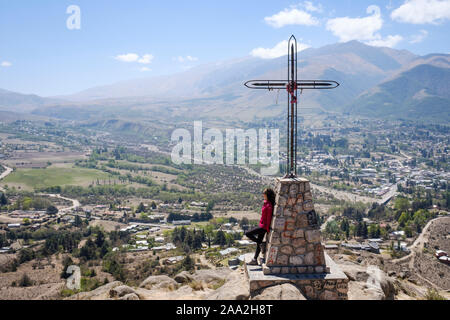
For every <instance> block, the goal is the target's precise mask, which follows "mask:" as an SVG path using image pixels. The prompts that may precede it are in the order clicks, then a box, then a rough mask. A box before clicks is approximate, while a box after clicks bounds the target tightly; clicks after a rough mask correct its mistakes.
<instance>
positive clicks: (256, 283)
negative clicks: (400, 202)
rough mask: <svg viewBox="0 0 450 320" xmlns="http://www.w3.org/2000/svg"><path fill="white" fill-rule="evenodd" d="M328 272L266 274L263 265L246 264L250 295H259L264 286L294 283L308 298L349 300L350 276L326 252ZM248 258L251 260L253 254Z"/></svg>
mask: <svg viewBox="0 0 450 320" xmlns="http://www.w3.org/2000/svg"><path fill="white" fill-rule="evenodd" d="M324 256H325V264H326V265H327V267H328V268H329V272H327V273H309V274H308V273H286V274H271V275H267V274H264V273H263V271H262V267H261V266H252V265H247V264H245V273H246V275H247V277H248V280H249V285H250V295H251V296H252V297H253V296H255V295H258V294H259V293H260V292H261V291H262V290H263V289H264V288H267V287H271V286H275V285H280V284H283V283H292V284H293V285H295V286H296V287H297V288H298V289H299V290H300V292H301V293H302V294H303V296H304V297H305V298H306V299H308V300H347V299H348V296H347V292H348V281H349V280H348V278H347V276H346V275H345V273H343V272H342V270H340V268H339V267H338V266H337V265H336V264H335V263H334V261H333V260H331V258H330V257H329V256H328V255H327V254H326V253H325V254H324ZM248 260H249V261H250V260H251V255H250V256H249V258H248Z"/></svg>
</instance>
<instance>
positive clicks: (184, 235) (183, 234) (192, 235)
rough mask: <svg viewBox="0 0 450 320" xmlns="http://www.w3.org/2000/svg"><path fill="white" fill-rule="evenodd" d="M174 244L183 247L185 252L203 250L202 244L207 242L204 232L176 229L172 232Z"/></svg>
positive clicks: (182, 228) (183, 228)
mask: <svg viewBox="0 0 450 320" xmlns="http://www.w3.org/2000/svg"><path fill="white" fill-rule="evenodd" d="M171 237H172V242H173V243H174V244H175V245H176V246H181V247H182V248H183V250H184V251H185V252H190V251H191V249H192V250H198V249H201V248H202V242H204V241H206V234H205V231H204V230H195V229H194V230H189V229H186V228H185V227H181V228H175V229H174V230H173V232H172V236H171Z"/></svg>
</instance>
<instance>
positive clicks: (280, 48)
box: [250, 40, 310, 59]
mask: <svg viewBox="0 0 450 320" xmlns="http://www.w3.org/2000/svg"><path fill="white" fill-rule="evenodd" d="M309 47H310V46H309V45H307V44H304V43H297V51H302V50H305V49H307V48H309ZM287 51H288V41H287V40H283V41H281V42H279V43H278V44H277V45H276V46H275V47H273V48H256V49H253V50H252V52H250V54H251V55H252V56H254V57H257V58H261V59H274V58H278V57H281V56H284V55H286V54H287Z"/></svg>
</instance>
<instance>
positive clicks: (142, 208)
mask: <svg viewBox="0 0 450 320" xmlns="http://www.w3.org/2000/svg"><path fill="white" fill-rule="evenodd" d="M141 212H145V206H144V204H143V203H142V202H141V203H139V206H138V207H137V210H136V213H141Z"/></svg>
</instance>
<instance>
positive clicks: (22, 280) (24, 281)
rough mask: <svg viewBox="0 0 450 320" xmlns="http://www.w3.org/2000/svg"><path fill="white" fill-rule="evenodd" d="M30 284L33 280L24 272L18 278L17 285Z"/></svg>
mask: <svg viewBox="0 0 450 320" xmlns="http://www.w3.org/2000/svg"><path fill="white" fill-rule="evenodd" d="M32 285H33V281H32V280H31V279H30V277H29V276H28V275H27V274H26V273H24V274H23V276H22V278H20V280H19V287H31V286H32Z"/></svg>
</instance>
